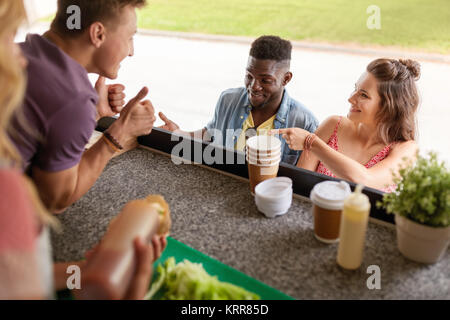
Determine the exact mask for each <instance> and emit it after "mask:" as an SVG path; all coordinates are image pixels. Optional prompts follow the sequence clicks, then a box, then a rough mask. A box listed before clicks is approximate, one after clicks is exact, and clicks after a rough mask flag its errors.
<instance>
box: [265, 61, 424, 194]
mask: <svg viewBox="0 0 450 320" xmlns="http://www.w3.org/2000/svg"><path fill="white" fill-rule="evenodd" d="M419 77H420V65H419V63H417V62H416V61H413V60H401V59H400V60H395V59H376V60H374V61H372V62H371V63H370V64H369V65H368V66H367V70H366V72H364V73H363V74H362V75H361V77H360V78H359V80H358V82H357V83H356V85H355V90H354V91H353V93H352V95H351V96H350V98H349V99H348V101H349V102H350V110H349V113H348V115H347V117H341V116H331V117H329V118H328V119H326V120H325V121H324V122H323V123H322V124H321V125H320V126H319V128H318V129H317V131H316V132H315V133H314V134H312V133H309V132H307V131H305V130H302V129H300V128H289V129H283V130H274V131H273V133H275V134H276V133H279V134H282V135H283V138H284V139H285V140H286V142H287V143H288V145H289V147H290V148H291V149H295V150H304V152H302V155H301V157H300V159H299V161H298V163H297V166H298V167H300V168H304V169H308V170H311V171H316V172H319V173H322V174H325V175H328V176H332V177H337V178H340V179H345V180H348V181H352V182H355V183H362V184H364V185H366V186H368V187H372V188H375V189H380V190H382V191H385V192H392V191H394V190H395V187H396V186H395V185H394V182H393V172H398V169H399V167H400V165H401V164H402V161H403V158H404V157H406V158H409V159H412V160H414V159H415V156H416V153H417V150H418V148H417V144H416V142H415V135H416V111H417V108H418V105H419V94H418V91H417V87H416V84H415V81H416V80H418V78H419Z"/></svg>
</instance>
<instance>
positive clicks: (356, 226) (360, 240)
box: [337, 184, 370, 270]
mask: <svg viewBox="0 0 450 320" xmlns="http://www.w3.org/2000/svg"><path fill="white" fill-rule="evenodd" d="M363 188H364V186H363V185H361V184H358V185H357V186H356V189H355V192H353V193H352V194H351V195H349V196H348V197H347V199H345V201H344V208H343V210H342V216H341V225H340V231H339V234H340V242H339V248H338V255H337V263H338V264H339V265H340V266H341V267H342V268H344V269H350V270H354V269H358V268H359V267H360V266H361V263H362V258H363V252H364V242H365V237H366V230H367V224H368V222H369V213H370V202H369V198H368V197H367V196H366V195H365V194H363V193H361V191H362V189H363Z"/></svg>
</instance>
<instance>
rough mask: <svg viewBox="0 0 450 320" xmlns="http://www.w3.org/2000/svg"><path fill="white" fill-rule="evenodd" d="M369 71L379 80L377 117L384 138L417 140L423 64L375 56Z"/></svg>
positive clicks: (388, 139)
mask: <svg viewBox="0 0 450 320" xmlns="http://www.w3.org/2000/svg"><path fill="white" fill-rule="evenodd" d="M367 72H369V73H371V74H372V75H373V76H374V77H375V78H376V79H377V81H378V94H379V95H380V97H381V102H380V110H379V111H378V112H377V114H376V116H375V117H376V121H377V123H378V135H379V138H380V139H381V141H382V142H383V143H384V144H389V143H393V142H402V141H409V140H416V134H417V120H416V112H417V109H418V106H419V102H420V98H419V93H418V90H417V86H416V81H417V80H418V79H419V78H420V64H419V63H418V62H417V61H414V60H409V59H406V60H403V59H400V60H396V59H385V58H383V59H376V60H374V61H372V62H371V63H370V64H369V65H368V66H367Z"/></svg>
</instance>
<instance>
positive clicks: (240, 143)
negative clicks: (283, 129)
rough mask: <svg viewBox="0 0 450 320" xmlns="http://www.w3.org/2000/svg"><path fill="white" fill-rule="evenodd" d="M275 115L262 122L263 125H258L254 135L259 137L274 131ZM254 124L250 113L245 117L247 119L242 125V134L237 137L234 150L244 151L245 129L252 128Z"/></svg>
mask: <svg viewBox="0 0 450 320" xmlns="http://www.w3.org/2000/svg"><path fill="white" fill-rule="evenodd" d="M276 116H277V115H276V114H274V115H273V116H272V117H271V118H269V119H267V120H266V121H264V122H263V123H261V124H260V125H259V127H258V128H256V134H257V135H258V136H259V135H264V134H267V132H268V131H269V130H272V129H274V126H273V121H274V120H275V118H276ZM254 127H255V124H254V123H253V116H252V113H251V112H250V114H249V116H248V117H247V119H246V120H245V121H244V124H243V125H242V133H241V135H240V136H239V138H238V140H237V142H236V145H235V148H236V150H240V151H244V147H245V131H247V129H249V128H254Z"/></svg>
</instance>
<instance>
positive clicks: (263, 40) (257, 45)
mask: <svg viewBox="0 0 450 320" xmlns="http://www.w3.org/2000/svg"><path fill="white" fill-rule="evenodd" d="M291 52H292V44H291V42H290V41H288V40H284V39H281V38H280V37H278V36H261V37H259V38H258V39H256V40H255V41H253V43H252V47H251V49H250V56H251V57H253V58H255V59H260V60H275V61H278V62H280V61H286V60H291Z"/></svg>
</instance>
